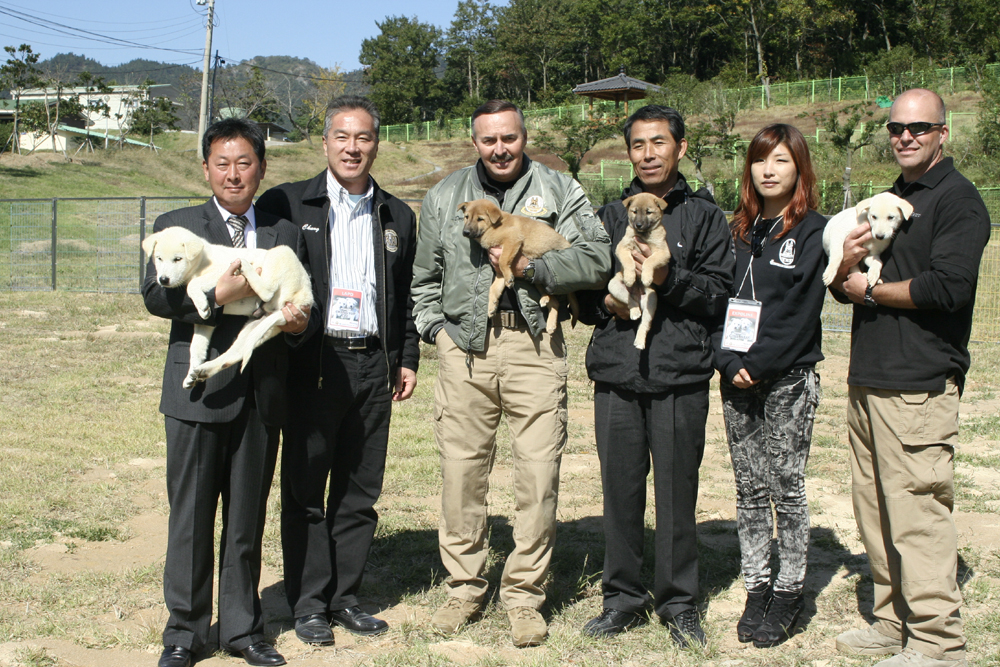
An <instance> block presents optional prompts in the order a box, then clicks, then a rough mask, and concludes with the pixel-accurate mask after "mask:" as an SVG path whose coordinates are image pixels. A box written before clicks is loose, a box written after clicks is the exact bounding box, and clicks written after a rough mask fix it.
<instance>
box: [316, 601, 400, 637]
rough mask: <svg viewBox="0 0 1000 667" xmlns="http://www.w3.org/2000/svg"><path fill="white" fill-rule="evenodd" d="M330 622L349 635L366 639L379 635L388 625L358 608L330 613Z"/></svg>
mask: <svg viewBox="0 0 1000 667" xmlns="http://www.w3.org/2000/svg"><path fill="white" fill-rule="evenodd" d="M330 622H331V623H333V624H334V625H339V626H340V627H342V628H344V629H345V630H347V631H348V632H350V633H353V634H356V635H364V636H366V637H370V636H372V635H380V634H382V633H383V632H385V631H386V630H388V629H389V624H388V623H386V622H385V621H383V620H382V619H381V618H375V617H374V616H372V615H371V614H366V613H365V612H363V611H361V607H358V606H354V607H348V608H347V609H338V610H337V611H331V612H330Z"/></svg>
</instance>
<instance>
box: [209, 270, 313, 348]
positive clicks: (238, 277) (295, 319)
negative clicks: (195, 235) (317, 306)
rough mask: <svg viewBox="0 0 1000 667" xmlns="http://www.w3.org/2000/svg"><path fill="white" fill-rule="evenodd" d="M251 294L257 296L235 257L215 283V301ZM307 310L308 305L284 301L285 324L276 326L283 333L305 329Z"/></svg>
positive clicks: (240, 297)
mask: <svg viewBox="0 0 1000 667" xmlns="http://www.w3.org/2000/svg"><path fill="white" fill-rule="evenodd" d="M260 272H261V268H260V267H257V273H258V274H260ZM251 296H257V294H256V293H255V292H254V291H253V289H252V288H251V287H250V284H249V283H248V282H247V279H246V278H244V277H243V274H242V273H240V260H238V259H237V260H235V261H234V262H233V263H232V264H230V265H229V268H228V269H226V272H225V273H224V274H222V277H221V278H219V282H217V283H216V284H215V303H216V304H217V305H219V306H224V305H226V304H227V303H232V302H233V301H239V300H240V299H245V298H247V297H251ZM309 310H310V309H309V308H308V307H307V308H306V309H305V310H299V309H298V308H296V307H295V306H294V305H293V304H291V303H286V304H285V305H284V307H283V308H282V309H281V313H282V314H283V315H284V316H285V320H286V324H284V325H283V326H280V327H278V328H279V329H281V330H282V331H284V332H285V333H290V334H298V333H302V332H303V331H305V330H306V325H308V324H309Z"/></svg>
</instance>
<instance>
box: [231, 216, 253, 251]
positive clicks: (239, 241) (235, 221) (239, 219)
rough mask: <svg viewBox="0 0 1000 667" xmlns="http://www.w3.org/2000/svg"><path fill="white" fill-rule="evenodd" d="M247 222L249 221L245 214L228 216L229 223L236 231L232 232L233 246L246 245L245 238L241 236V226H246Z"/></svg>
mask: <svg viewBox="0 0 1000 667" xmlns="http://www.w3.org/2000/svg"><path fill="white" fill-rule="evenodd" d="M248 222H250V221H249V220H247V218H246V216H243V215H231V216H229V224H231V225H232V226H233V227H235V228H236V231H235V232H233V247H234V248H246V247H247V242H246V239H245V238H243V228H244V227H246V226H247V223H248Z"/></svg>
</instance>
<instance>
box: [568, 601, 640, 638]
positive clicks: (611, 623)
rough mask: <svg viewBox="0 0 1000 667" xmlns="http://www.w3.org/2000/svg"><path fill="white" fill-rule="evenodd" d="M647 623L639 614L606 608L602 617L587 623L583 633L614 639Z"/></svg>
mask: <svg viewBox="0 0 1000 667" xmlns="http://www.w3.org/2000/svg"><path fill="white" fill-rule="evenodd" d="M645 622H646V619H645V618H643V617H642V616H640V615H639V614H633V613H631V612H627V611H621V610H619V609H608V608H605V609H604V611H602V612H601V615H600V616H598V617H597V618H592V619H590V620H589V621H587V624H586V625H585V626H583V633H584V634H585V635H590V636H591V637H614V636H615V635H617V634H621V633H622V632H625V631H626V630H631V629H632V628H634V627H636V626H639V625H642V624H643V623H645Z"/></svg>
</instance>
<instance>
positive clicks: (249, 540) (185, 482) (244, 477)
mask: <svg viewBox="0 0 1000 667" xmlns="http://www.w3.org/2000/svg"><path fill="white" fill-rule="evenodd" d="M165 422H166V433H167V498H168V500H169V502H170V519H169V522H168V526H169V527H168V536H167V558H166V564H165V566H164V571H163V598H164V600H165V602H166V605H167V610H168V611H169V612H170V618H169V619H168V620H167V626H166V628H165V629H164V631H163V644H164V645H165V646H169V645H171V644H173V645H177V646H183V647H185V648H188V649H191V650H192V651H194V652H195V653H197V652H199V651H201V650H202V648H203V647H204V646H205V643H206V641H207V640H208V630H209V627H210V626H211V621H212V579H213V570H214V567H213V566H214V563H215V553H214V551H215V513H216V509H217V507H218V502H219V498H220V497H221V498H222V539H221V541H220V544H219V644H220V645H221V647H222V648H224V649H232V650H235V651H240V650H243V649H245V648H246V647H248V646H250V645H251V644H254V643H256V642H259V641H263V640H264V616H263V613H262V612H261V606H260V597H259V596H258V593H257V586H258V585H259V583H260V549H261V541H262V539H263V536H264V514H265V510H266V508H267V496H268V494H269V493H270V490H271V479H272V478H273V476H274V465H275V461H276V460H277V456H278V427H276V426H275V427H270V426H266V425H265V424H263V423H262V422H261V420H260V417H259V416H258V413H257V410H256V408H255V407H254V406H253V399H252V395H251V396H250V397H248V399H247V401H246V404H245V405H244V408H243V411H242V412H241V413H240V415H239V416H238V417H237V418H236V419H235V420H233V421H231V422H228V423H223V424H209V423H202V422H189V421H182V420H179V419H174V418H172V417H166V419H165Z"/></svg>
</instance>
